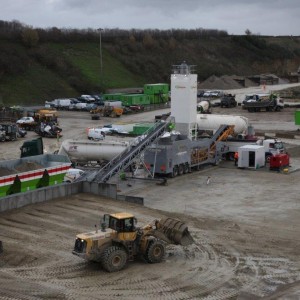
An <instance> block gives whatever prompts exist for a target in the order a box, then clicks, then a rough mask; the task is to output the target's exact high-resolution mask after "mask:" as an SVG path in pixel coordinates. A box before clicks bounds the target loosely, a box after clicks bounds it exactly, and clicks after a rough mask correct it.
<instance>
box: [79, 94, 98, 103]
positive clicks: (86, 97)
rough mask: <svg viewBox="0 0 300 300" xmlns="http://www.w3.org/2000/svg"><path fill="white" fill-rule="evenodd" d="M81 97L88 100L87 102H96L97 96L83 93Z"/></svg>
mask: <svg viewBox="0 0 300 300" xmlns="http://www.w3.org/2000/svg"><path fill="white" fill-rule="evenodd" d="M80 99H83V100H86V101H87V102H94V101H95V98H94V97H92V96H91V95H81V96H80Z"/></svg>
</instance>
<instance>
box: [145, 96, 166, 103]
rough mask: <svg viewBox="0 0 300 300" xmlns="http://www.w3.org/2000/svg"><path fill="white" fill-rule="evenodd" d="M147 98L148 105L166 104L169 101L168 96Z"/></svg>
mask: <svg viewBox="0 0 300 300" xmlns="http://www.w3.org/2000/svg"><path fill="white" fill-rule="evenodd" d="M148 97H149V99H150V104H159V103H167V102H168V101H169V95H168V94H156V95H148Z"/></svg>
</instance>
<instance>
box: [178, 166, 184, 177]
mask: <svg viewBox="0 0 300 300" xmlns="http://www.w3.org/2000/svg"><path fill="white" fill-rule="evenodd" d="M183 169H184V165H183V164H180V165H179V167H178V175H182V174H183Z"/></svg>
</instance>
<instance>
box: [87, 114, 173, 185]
mask: <svg viewBox="0 0 300 300" xmlns="http://www.w3.org/2000/svg"><path fill="white" fill-rule="evenodd" d="M171 123H174V118H173V117H169V118H168V119H167V120H165V121H160V122H157V123H155V125H154V126H153V127H151V128H149V130H147V131H146V132H145V133H144V135H143V136H141V137H140V141H136V140H134V141H133V142H132V143H131V144H130V145H129V146H128V147H127V148H126V149H125V150H124V151H123V152H122V153H121V154H119V155H118V156H116V157H115V158H113V159H112V160H111V161H110V162H109V163H107V164H106V165H105V166H104V167H103V168H102V169H100V170H99V171H94V172H91V173H89V174H87V175H86V176H84V177H85V178H81V180H87V181H90V182H107V181H108V180H109V179H111V178H112V177H113V176H114V175H115V174H117V173H119V172H120V171H122V170H124V169H126V168H127V167H129V165H130V164H131V162H132V161H133V160H134V159H135V158H136V157H138V156H139V155H140V154H141V153H142V152H143V151H144V150H145V149H146V148H147V147H148V146H150V145H151V144H152V143H154V142H155V141H156V140H157V139H159V137H161V136H162V135H163V133H164V132H165V130H166V128H167V127H168V126H169V125H170V124H171Z"/></svg>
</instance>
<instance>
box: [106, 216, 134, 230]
mask: <svg viewBox="0 0 300 300" xmlns="http://www.w3.org/2000/svg"><path fill="white" fill-rule="evenodd" d="M136 223H137V220H136V218H135V217H134V216H133V215H131V214H128V213H117V214H111V215H109V214H105V215H104V216H103V222H102V224H103V225H104V226H105V228H110V229H113V230H115V231H117V232H134V231H135V225H136Z"/></svg>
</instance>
